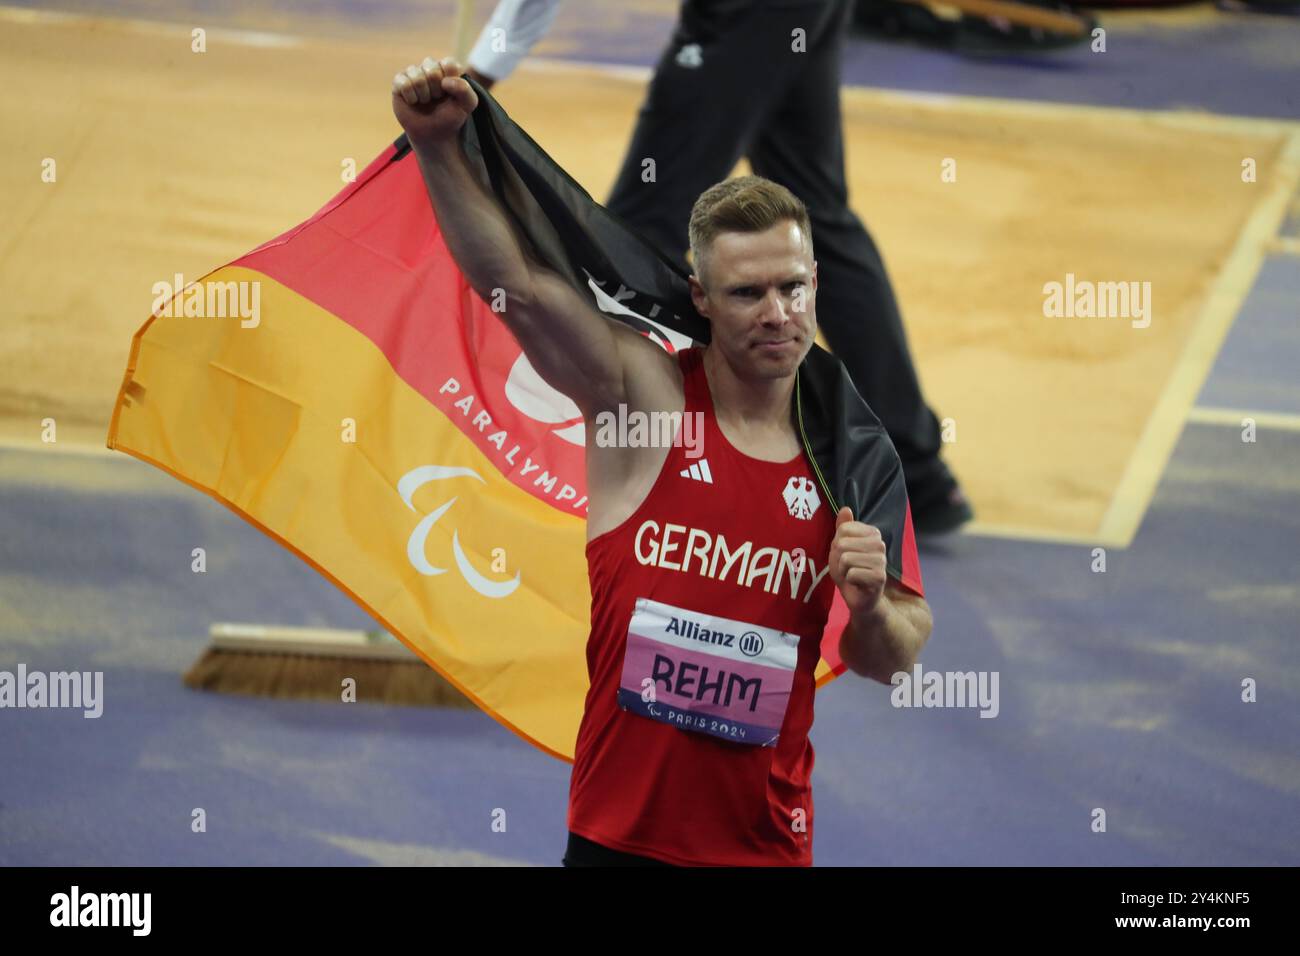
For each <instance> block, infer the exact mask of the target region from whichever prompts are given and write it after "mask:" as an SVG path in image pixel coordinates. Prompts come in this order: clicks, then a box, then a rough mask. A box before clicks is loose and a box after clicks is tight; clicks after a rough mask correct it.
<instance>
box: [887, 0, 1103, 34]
mask: <svg viewBox="0 0 1300 956" xmlns="http://www.w3.org/2000/svg"><path fill="white" fill-rule="evenodd" d="M902 2H903V3H910V4H913V5H914V6H918V7H928V6H930V5H931V3H935V4H937V5H939V6H947V7H956V8H957V9H958V10H960V11H962V13H970V14H973V15H975V16H979V17H1002V18H1003V19H1004V20H1009V21H1011V22H1012V23H1014V24H1016V25H1018V26H1022V27H1041V28H1042V29H1044V30H1055V31H1056V32H1057V33H1064V34H1066V35H1067V36H1072V37H1077V36H1083V34H1084V33H1085V32H1086V31H1087V29H1088V24H1087V21H1085V20H1084V19H1082V18H1081V17H1077V16H1075V15H1074V14H1071V13H1061V12H1059V11H1056V10H1043V9H1042V8H1040V7H1031V6H1029V5H1028V4H1024V3H1015V2H1013V0H902Z"/></svg>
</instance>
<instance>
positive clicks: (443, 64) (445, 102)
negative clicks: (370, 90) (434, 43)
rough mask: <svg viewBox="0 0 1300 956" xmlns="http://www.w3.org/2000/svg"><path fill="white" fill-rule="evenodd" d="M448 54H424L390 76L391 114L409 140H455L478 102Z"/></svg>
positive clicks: (436, 141)
mask: <svg viewBox="0 0 1300 956" xmlns="http://www.w3.org/2000/svg"><path fill="white" fill-rule="evenodd" d="M464 77H465V71H464V70H463V69H462V68H461V65H460V64H459V63H457V62H456V61H455V60H454V59H452V58H451V57H449V56H448V57H444V58H443V59H442V60H435V59H433V57H425V58H424V60H423V62H421V63H420V64H419V65H418V66H408V67H407V68H406V70H405V71H404V72H402V73H398V74H397V75H396V76H394V77H393V115H394V116H396V117H397V122H399V123H401V124H402V129H404V130H406V135H407V138H408V139H410V140H411V142H412V143H417V142H418V143H426V144H429V145H441V144H443V143H446V142H451V141H454V140H455V139H456V137H457V135H458V134H459V133H460V128H461V127H462V126H463V125H464V124H465V120H466V119H468V118H469V114H470V113H472V112H474V109H475V108H476V107H477V106H478V94H477V93H475V92H474V88H473V87H471V86H470V85H469V83H468V81H466V80H465V78H464Z"/></svg>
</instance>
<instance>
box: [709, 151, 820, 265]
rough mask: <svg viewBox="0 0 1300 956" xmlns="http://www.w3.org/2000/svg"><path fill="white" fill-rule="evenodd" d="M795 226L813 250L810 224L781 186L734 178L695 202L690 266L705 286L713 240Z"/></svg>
mask: <svg viewBox="0 0 1300 956" xmlns="http://www.w3.org/2000/svg"><path fill="white" fill-rule="evenodd" d="M786 221H790V222H794V223H795V224H796V225H797V226H798V227H799V231H800V232H802V233H803V235H804V236H805V237H806V238H805V241H806V242H807V243H808V249H809V251H810V252H811V250H812V223H811V222H810V221H809V219H808V209H807V207H805V206H804V204H803V202H802V201H801V200H800V199H799V197H798V196H796V195H795V194H794V193H792V192H790V190H788V189H786V188H785V187H784V186H782V185H781V184H780V183H774V182H772V180H770V179H765V178H763V177H762V176H737V177H735V178H734V179H724V180H723V181H722V182H720V183H715V184H714V185H712V186H710V187H709V188H708V189H706V190H704V192H702V193H700V198H699V199H697V200H695V205H694V206H693V207H692V208H691V220H690V224H689V225H688V226H687V235H688V237H689V239H690V244H691V262H692V264H693V265H694V268H695V272H696V275H697V276H698V278H699V279H700V284H701V285H703V284H705V281H704V278H705V277H704V269H705V257H706V256H707V254H708V250H709V247H710V246H711V245H712V244H713V240H714V239H715V238H717V236H718V235H719V234H720V233H724V232H763V231H765V230H767V229H771V228H772V227H773V226H775V225H777V224H778V223H781V222H786Z"/></svg>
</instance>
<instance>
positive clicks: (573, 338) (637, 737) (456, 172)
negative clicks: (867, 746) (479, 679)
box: [392, 58, 932, 866]
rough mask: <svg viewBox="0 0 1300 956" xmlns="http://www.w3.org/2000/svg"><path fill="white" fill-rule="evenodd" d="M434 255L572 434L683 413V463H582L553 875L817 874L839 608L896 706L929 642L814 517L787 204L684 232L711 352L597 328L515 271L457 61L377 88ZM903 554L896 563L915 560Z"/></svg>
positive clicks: (882, 572) (591, 316)
mask: <svg viewBox="0 0 1300 956" xmlns="http://www.w3.org/2000/svg"><path fill="white" fill-rule="evenodd" d="M392 104H393V112H394V114H395V115H396V117H397V119H398V122H400V123H401V125H402V127H403V129H405V131H406V134H407V138H408V139H409V141H410V143H411V147H412V149H413V150H414V152H415V154H416V157H417V159H418V162H419V165H420V170H421V172H422V174H423V177H424V181H425V184H426V186H427V189H428V192H429V198H430V200H431V202H432V204H433V208H434V212H435V215H436V216H437V219H438V223H439V225H440V226H441V229H442V234H443V236H444V238H445V240H446V242H447V245H448V248H449V249H450V251H451V253H452V255H453V256H454V258H455V260H456V262H457V264H458V265H459V267H460V269H461V271H462V272H463V273H464V275H465V277H466V279H467V280H468V282H469V283H470V285H471V286H472V287H473V289H474V291H475V292H476V293H477V294H478V295H479V296H480V297H482V298H483V299H485V300H491V299H492V297H493V296H494V294H495V295H497V296H499V294H500V293H499V292H498V291H497V290H504V294H505V298H506V306H505V309H504V311H503V312H501V313H500V315H501V318H502V321H504V322H505V324H506V325H507V327H508V328H509V329H510V331H511V332H512V333H513V334H514V336H515V338H516V339H517V340H518V341H519V343H520V345H521V347H522V348H523V350H524V352H525V354H526V355H527V356H528V359H529V361H530V362H531V363H532V364H533V367H534V368H535V369H536V370H537V372H538V373H539V374H540V375H541V377H542V378H543V379H544V380H545V381H546V382H547V383H548V384H550V385H551V386H552V387H554V388H555V389H557V390H559V391H560V392H562V393H564V394H565V395H568V396H569V397H570V398H571V399H573V401H574V402H575V403H576V404H577V405H578V407H579V408H580V409H581V410H582V413H583V418H584V420H585V422H586V423H587V427H588V434H592V433H594V431H595V425H594V423H595V420H596V416H598V415H599V414H601V413H602V412H613V413H615V414H616V415H617V414H619V411H620V406H622V411H623V413H624V414H626V415H629V416H630V415H632V414H633V413H640V414H642V415H645V416H647V417H648V416H649V415H650V414H651V413H656V412H657V413H663V412H669V413H672V412H676V413H683V412H684V413H686V414H693V413H695V412H699V413H700V414H701V415H702V416H703V421H704V424H705V430H704V436H703V457H701V458H688V457H687V452H688V450H689V451H691V452H694V451H696V448H695V447H692V448H690V449H687V448H686V447H685V446H684V445H672V446H669V447H667V448H665V447H664V446H663V445H662V444H659V445H658V446H657V447H606V446H602V445H601V444H598V443H591V442H589V443H588V445H587V454H586V467H587V476H586V477H587V494H588V519H587V561H588V573H589V577H590V582H591V594H592V616H591V635H590V637H589V639H588V643H587V667H588V673H589V677H590V679H591V688H590V690H589V691H588V694H587V698H586V702H585V706H584V712H583V718H582V723H581V725H580V728H579V731H578V740H577V748H576V759H575V763H574V768H573V777H572V783H571V788H570V799H569V816H568V824H569V831H570V838H569V846H568V850H567V852H566V856H565V860H564V862H565V864H566V865H593V864H594V865H601V864H613V865H662V864H668V865H679V866H680V865H688V866H690V865H693V866H707V865H723V866H751V865H768V866H770V865H796V866H808V865H811V863H812V809H813V807H812V793H811V787H810V775H811V772H812V765H813V749H812V746H811V744H810V743H809V741H808V730H809V728H810V727H811V725H812V719H813V691H814V686H815V683H814V671H815V668H816V666H817V661H818V659H819V656H820V641H821V635H822V632H823V629H824V627H825V624H826V618H827V614H828V612H829V610H830V605H831V600H832V598H833V596H834V592H833V590H832V588H838V589H839V591H840V593H841V594H842V595H843V598H844V601H845V603H846V605H847V606H848V608H849V611H850V615H851V616H850V622H849V624H848V625H847V626H846V627H845V630H844V633H843V635H842V637H841V640H840V654H841V656H842V657H843V659H844V661H845V663H846V665H847V666H848V667H849V668H851V669H852V670H853V671H854V672H856V673H858V674H861V675H863V676H866V677H871V678H873V679H875V680H877V681H880V682H882V683H889V681H890V677H891V675H893V674H894V673H896V672H898V671H907V670H910V669H911V668H912V665H913V663H914V662H915V660H916V658H917V655H918V653H919V651H920V649H921V647H922V646H923V645H924V643H925V641H926V639H927V638H928V637H929V634H930V630H931V626H932V621H931V617H930V610H929V607H928V605H927V604H926V602H925V600H924V598H923V597H922V596H921V595H920V594H919V593H913V592H912V591H909V590H908V589H907V588H905V587H904V586H902V585H901V584H899V583H897V582H895V581H894V580H893V579H892V578H890V577H888V575H887V572H886V553H885V545H884V542H883V541H882V539H881V535H880V532H879V530H878V529H876V528H874V527H871V526H869V525H866V524H863V523H861V522H858V521H854V520H853V515H852V513H851V511H850V509H848V508H847V507H846V508H842V509H841V510H840V513H839V514H838V515H834V514H831V513H830V509H829V507H828V506H827V505H826V504H825V502H824V501H823V500H822V499H821V496H820V493H819V491H818V490H817V481H816V476H815V475H814V473H813V471H812V469H811V467H810V465H809V462H808V459H807V458H806V457H805V455H804V452H803V448H802V445H801V443H800V440H799V437H798V435H797V433H796V429H795V424H794V415H793V409H792V396H793V390H794V384H795V375H796V371H797V369H798V368H799V365H800V362H801V361H802V360H803V358H804V356H806V355H807V354H808V352H809V350H810V349H811V348H812V346H813V338H814V335H815V334H816V330H817V327H816V315H815V310H814V305H815V294H816V289H817V264H816V262H815V261H814V260H813V255H812V252H813V250H812V235H811V229H810V226H809V222H808V214H807V211H806V210H805V209H804V207H803V204H802V203H800V202H799V200H798V199H796V198H795V197H794V196H793V195H792V194H791V193H790V192H789V191H788V190H786V189H785V188H784V187H781V186H779V185H777V184H775V183H773V182H771V181H769V180H765V179H762V178H760V177H757V176H751V177H742V178H740V179H735V180H729V181H725V182H722V183H719V184H717V185H715V186H713V187H711V188H710V189H708V190H706V191H705V192H704V194H703V195H701V196H700V198H699V200H698V201H697V203H696V208H695V211H694V212H693V213H692V216H691V223H690V238H691V244H692V248H693V258H694V261H695V264H696V273H695V275H693V276H692V277H691V294H692V298H693V302H694V305H695V308H696V310H697V311H698V312H699V313H700V315H701V316H703V317H705V318H706V319H707V320H708V321H709V323H710V331H711V335H712V341H711V342H710V344H709V345H708V346H707V347H705V348H691V349H686V350H684V351H682V352H679V353H678V354H677V355H670V354H668V353H667V352H665V351H664V350H663V349H661V348H660V347H659V346H658V345H656V344H654V343H653V342H651V341H650V340H649V339H647V338H645V337H644V336H642V335H640V334H638V333H637V332H635V331H634V330H632V329H631V328H628V327H627V326H624V325H623V324H622V323H619V322H617V321H615V320H612V319H609V318H606V317H605V316H603V315H601V314H600V313H599V312H597V311H596V310H595V309H594V308H593V307H592V306H591V305H589V304H588V303H587V302H586V301H584V300H583V298H582V297H581V296H580V295H579V293H578V292H577V291H576V290H575V289H574V288H573V287H572V286H571V285H570V284H569V283H568V282H567V281H566V280H565V279H564V278H563V277H561V276H560V275H558V274H557V273H555V272H552V271H551V270H549V269H547V268H545V267H543V266H541V265H539V264H537V263H536V262H534V261H533V260H532V259H531V258H530V255H529V252H528V251H526V250H525V249H523V248H521V246H520V243H519V241H518V240H517V238H516V237H515V235H514V233H513V232H512V229H511V226H510V224H509V222H508V220H507V219H506V218H505V216H504V215H503V214H502V212H501V210H500V209H499V207H498V206H497V204H496V200H495V199H494V198H493V196H492V195H491V193H490V192H488V191H487V190H486V189H484V188H483V187H482V186H481V185H480V184H479V182H478V181H477V180H476V179H475V178H474V176H473V174H472V172H471V169H470V166H469V165H468V163H467V161H466V158H465V156H464V154H463V152H462V149H461V146H460V142H459V131H460V129H461V126H462V125H463V124H464V122H465V120H466V119H467V118H468V116H469V115H470V113H472V112H473V111H474V109H475V108H476V107H477V105H478V96H477V94H476V93H475V91H474V89H473V88H472V87H471V86H470V84H469V83H468V82H467V81H466V80H465V79H464V78H463V71H462V68H461V66H460V65H459V64H458V63H456V62H455V61H454V60H452V59H451V58H447V59H444V60H442V61H441V62H438V61H435V60H433V59H432V58H427V59H425V60H424V61H423V62H422V63H421V64H420V65H418V66H410V67H408V68H407V69H406V71H405V72H403V73H399V74H397V75H396V76H395V77H394V81H393V97H392ZM910 545H911V543H910V542H909V546H910Z"/></svg>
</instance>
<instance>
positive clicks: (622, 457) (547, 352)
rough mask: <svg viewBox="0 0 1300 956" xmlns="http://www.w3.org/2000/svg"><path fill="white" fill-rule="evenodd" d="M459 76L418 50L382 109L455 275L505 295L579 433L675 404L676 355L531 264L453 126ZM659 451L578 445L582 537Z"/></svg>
mask: <svg viewBox="0 0 1300 956" xmlns="http://www.w3.org/2000/svg"><path fill="white" fill-rule="evenodd" d="M462 76H463V71H462V69H461V67H460V65H459V64H457V63H456V62H455V61H454V60H452V59H451V58H450V57H448V58H445V59H443V60H442V61H440V62H438V61H434V60H433V59H431V58H427V59H425V60H424V61H423V62H422V63H421V64H420V65H418V66H411V67H408V68H407V69H406V71H405V72H404V73H399V74H397V76H396V77H394V82H393V113H394V115H395V116H396V117H397V120H398V122H400V123H401V124H402V128H403V129H405V130H406V134H407V138H408V139H409V140H410V142H411V147H412V149H413V151H414V152H415V154H416V158H417V160H418V162H419V165H420V171H421V174H422V175H423V177H424V182H425V186H426V188H427V190H428V193H429V200H430V202H431V203H432V204H433V208H434V212H435V214H436V215H437V218H438V222H439V224H440V225H441V227H442V233H443V237H444V239H445V240H446V242H447V247H448V248H449V249H450V250H451V254H452V256H453V258H455V260H456V264H457V265H458V266H459V267H460V269H461V272H462V273H464V275H465V278H466V279H467V280H468V281H469V283H470V285H471V287H473V289H474V291H475V292H476V293H478V295H479V296H480V297H481V298H483V299H484V300H485V301H487V302H488V303H490V304H491V303H492V302H493V300H494V299H497V300H499V299H500V298H501V297H502V296H504V299H505V301H504V303H503V305H504V310H503V311H500V312H499V314H500V316H501V319H502V321H503V322H504V323H505V324H506V326H507V327H508V328H509V329H510V331H511V332H512V333H513V334H514V336H515V338H516V339H517V340H518V341H519V344H520V346H521V347H522V348H523V350H524V353H525V354H526V355H527V356H528V361H529V362H530V363H531V364H532V366H533V368H534V369H536V370H537V373H538V374H539V375H540V376H541V377H542V379H543V380H544V381H545V382H546V383H547V384H549V385H550V386H551V387H553V388H555V389H556V390H558V391H560V392H562V393H564V394H565V395H567V396H569V397H570V398H571V399H573V401H574V403H575V404H576V405H577V406H578V407H579V408H580V409H581V410H582V413H583V416H584V418H585V419H586V421H587V424H588V426H589V427H588V434H589V435H590V434H591V433H592V429H591V427H590V426H591V424H592V422H593V420H594V418H595V416H596V415H597V414H599V413H600V412H602V411H616V410H617V409H618V406H619V405H620V404H625V405H626V406H627V408H628V409H629V410H634V409H635V410H644V411H655V410H662V411H680V410H681V409H682V408H683V407H684V405H685V395H684V391H683V384H682V376H681V370H680V368H679V367H678V365H677V362H676V361H675V360H674V359H673V358H672V357H671V356H669V355H668V354H667V353H666V352H664V350H663V349H661V348H659V347H658V346H657V345H655V344H654V343H653V342H651V341H649V340H648V339H647V338H645V337H644V336H642V335H640V334H639V333H637V332H635V331H633V330H632V329H630V328H628V327H627V326H625V325H623V324H622V323H620V322H618V321H616V320H614V319H611V318H608V317H606V316H604V315H602V314H601V313H600V312H599V311H597V310H596V309H595V308H593V307H592V306H591V305H590V304H589V303H588V302H587V301H586V300H584V299H583V297H582V296H581V295H579V293H578V292H577V290H575V289H574V288H573V287H572V286H571V285H570V284H569V283H568V281H566V280H565V279H564V278H563V277H562V276H560V275H558V274H557V273H555V272H554V271H552V270H550V269H548V268H546V267H545V266H543V265H541V264H540V263H538V262H536V261H535V260H534V259H533V258H532V257H531V256H530V254H529V251H528V250H527V249H525V248H524V244H523V242H521V239H520V237H519V236H517V235H516V234H515V231H514V229H513V227H512V226H511V224H510V222H509V220H508V219H507V218H506V217H505V215H504V214H503V213H502V211H501V209H500V208H499V207H498V205H497V202H496V199H495V198H494V197H493V196H492V195H491V194H490V193H489V192H488V191H487V190H486V189H485V188H484V187H483V186H482V185H481V184H480V183H479V182H478V180H477V179H475V178H474V175H473V173H472V172H471V170H470V167H469V163H468V161H467V159H466V157H465V155H464V152H463V151H462V149H461V147H460V137H459V133H460V128H461V126H462V125H463V124H464V123H465V121H466V120H467V119H468V117H469V115H470V114H471V113H472V112H473V111H474V109H475V107H476V106H477V105H478V96H477V94H476V93H475V92H474V90H473V88H472V87H470V85H469V84H468V83H467V82H466V81H465V80H464V79H463V78H462ZM666 455H667V450H666V449H664V448H643V449H628V448H619V447H612V448H599V447H597V446H596V445H594V443H589V445H588V453H587V474H588V485H589V488H588V494H589V497H590V505H589V509H588V514H589V519H588V524H589V529H588V530H589V536H593V537H594V536H595V535H596V534H599V533H601V531H604V530H608V527H614V526H615V525H617V524H618V523H619V521H621V520H622V519H623V518H626V517H627V516H628V515H630V514H631V513H632V511H633V510H635V508H636V507H637V505H639V504H640V501H641V500H643V499H644V497H645V494H646V493H648V492H649V483H648V482H647V476H653V475H655V474H657V473H658V470H659V468H660V467H662V464H663V460H664V458H665V457H666ZM650 480H652V478H651V479H650ZM642 486H644V487H642ZM638 490H639V496H638V494H637V492H638ZM625 498H626V499H628V500H626V501H625V500H623V499H625ZM632 499H635V500H632ZM624 512H625V513H624ZM606 526H608V527H606Z"/></svg>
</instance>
